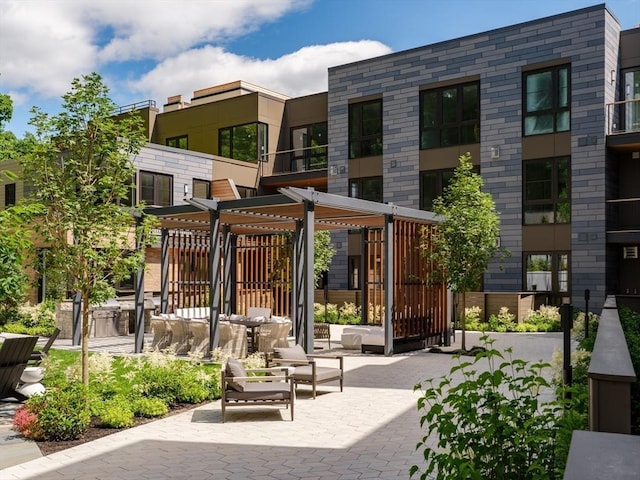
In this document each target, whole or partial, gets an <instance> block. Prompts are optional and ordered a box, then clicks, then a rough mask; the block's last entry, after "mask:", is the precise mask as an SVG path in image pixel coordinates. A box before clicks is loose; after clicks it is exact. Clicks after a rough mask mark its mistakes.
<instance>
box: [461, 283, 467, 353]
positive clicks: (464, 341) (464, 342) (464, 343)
mask: <svg viewBox="0 0 640 480" xmlns="http://www.w3.org/2000/svg"><path fill="white" fill-rule="evenodd" d="M466 295H467V292H462V308H461V311H462V316H461V317H460V318H461V319H462V322H461V327H462V335H461V336H462V350H463V351H466V350H467V339H466V332H467V319H466V315H465V309H466V306H467V301H466V300H467V299H466Z"/></svg>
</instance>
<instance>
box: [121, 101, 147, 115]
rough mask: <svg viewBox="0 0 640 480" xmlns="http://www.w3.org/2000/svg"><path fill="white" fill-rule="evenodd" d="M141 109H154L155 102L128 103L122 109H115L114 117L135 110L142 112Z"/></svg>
mask: <svg viewBox="0 0 640 480" xmlns="http://www.w3.org/2000/svg"><path fill="white" fill-rule="evenodd" d="M143 108H156V101H155V100H143V101H141V102H136V103H130V104H129V105H123V106H122V107H116V109H115V111H114V115H121V114H123V113H127V112H133V111H135V110H142V109H143Z"/></svg>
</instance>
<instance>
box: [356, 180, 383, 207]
mask: <svg viewBox="0 0 640 480" xmlns="http://www.w3.org/2000/svg"><path fill="white" fill-rule="evenodd" d="M368 181H378V182H379V186H380V197H379V200H376V199H371V198H365V197H363V195H362V194H363V187H364V184H365V182H368ZM354 185H355V186H356V187H357V190H358V195H355V196H354V195H352V193H353V186H354ZM349 197H351V198H358V199H360V200H368V201H370V202H378V203H382V202H383V199H384V181H383V177H382V175H375V176H372V177H357V178H350V179H349Z"/></svg>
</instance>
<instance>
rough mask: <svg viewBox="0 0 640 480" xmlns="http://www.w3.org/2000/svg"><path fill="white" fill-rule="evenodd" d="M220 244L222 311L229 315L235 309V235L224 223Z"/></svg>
mask: <svg viewBox="0 0 640 480" xmlns="http://www.w3.org/2000/svg"><path fill="white" fill-rule="evenodd" d="M223 232H224V233H223V237H222V242H223V243H222V245H223V247H222V248H223V256H224V277H223V279H222V285H223V286H224V298H223V301H222V312H223V313H224V314H225V315H231V314H232V313H234V312H235V310H236V252H237V250H236V245H237V236H236V235H234V234H232V233H231V226H230V225H225V226H224V230H223Z"/></svg>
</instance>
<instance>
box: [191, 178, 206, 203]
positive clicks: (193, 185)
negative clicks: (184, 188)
mask: <svg viewBox="0 0 640 480" xmlns="http://www.w3.org/2000/svg"><path fill="white" fill-rule="evenodd" d="M196 182H197V183H202V184H205V185H206V190H207V195H206V197H196ZM191 191H192V192H193V196H194V197H196V198H206V199H211V180H204V179H202V178H193V179H192V180H191Z"/></svg>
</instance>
